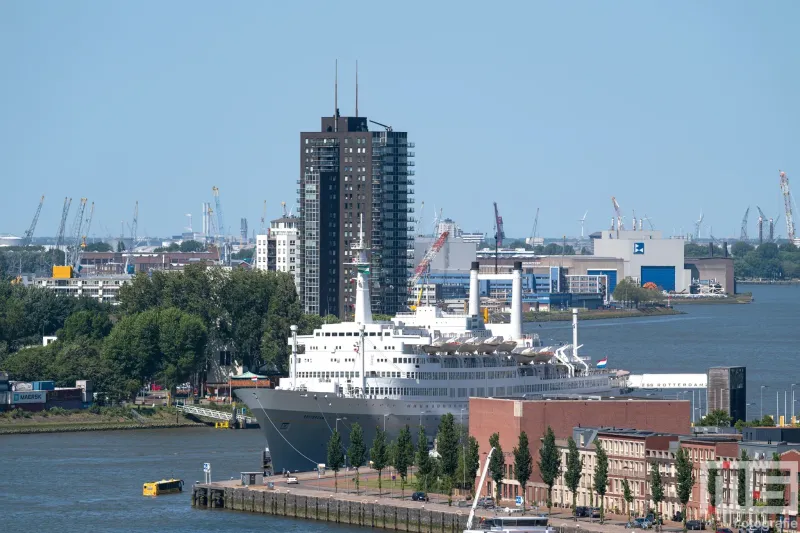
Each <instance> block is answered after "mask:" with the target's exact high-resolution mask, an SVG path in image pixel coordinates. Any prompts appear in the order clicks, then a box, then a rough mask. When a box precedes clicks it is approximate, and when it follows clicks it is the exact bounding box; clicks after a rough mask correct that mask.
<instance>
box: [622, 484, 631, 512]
mask: <svg viewBox="0 0 800 533" xmlns="http://www.w3.org/2000/svg"><path fill="white" fill-rule="evenodd" d="M622 499H623V500H625V514H626V515H627V516H628V522H630V521H631V503H633V493H632V492H631V484H630V483H628V478H623V479H622Z"/></svg>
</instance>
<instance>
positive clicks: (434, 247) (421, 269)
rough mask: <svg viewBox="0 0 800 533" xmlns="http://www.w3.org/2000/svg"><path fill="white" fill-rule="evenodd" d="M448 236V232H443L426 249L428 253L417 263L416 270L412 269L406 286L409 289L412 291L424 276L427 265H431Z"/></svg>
mask: <svg viewBox="0 0 800 533" xmlns="http://www.w3.org/2000/svg"><path fill="white" fill-rule="evenodd" d="M448 235H450V232H449V231H443V232H442V234H441V235H439V237H438V238H437V239H436V240H435V241H434V242H433V244H431V247H430V248H428V251H426V252H425V255H424V256H423V258H422V261H420V262H419V264H418V265H417V268H415V269H414V275H413V276H411V279H410V280H409V282H408V284H409V287H410V288H411V289H412V290H413V287H414V285H416V284H417V282H418V281H419V280H420V278H422V275H423V274H425V271H426V270H427V269H428V265H430V264H431V261H433V258H434V257H436V254H438V253H439V250H441V249H442V246H444V243H445V242H446V241H447V237H448Z"/></svg>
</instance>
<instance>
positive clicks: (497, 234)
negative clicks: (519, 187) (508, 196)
mask: <svg viewBox="0 0 800 533" xmlns="http://www.w3.org/2000/svg"><path fill="white" fill-rule="evenodd" d="M494 230H495V231H494V245H495V246H494V273H495V274H497V270H498V266H497V264H498V260H499V258H500V247H501V246H503V239H504V238H505V236H506V234H505V232H504V231H503V217H501V216H500V211H499V210H498V209H497V202H494Z"/></svg>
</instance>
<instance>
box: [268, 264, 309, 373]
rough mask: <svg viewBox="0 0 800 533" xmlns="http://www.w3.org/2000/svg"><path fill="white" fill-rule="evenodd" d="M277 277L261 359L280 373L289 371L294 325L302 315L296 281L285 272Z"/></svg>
mask: <svg viewBox="0 0 800 533" xmlns="http://www.w3.org/2000/svg"><path fill="white" fill-rule="evenodd" d="M280 274H283V275H282V276H278V277H276V283H275V293H274V295H273V297H272V298H271V299H270V304H269V311H268V313H267V320H266V328H265V331H264V335H263V337H262V340H261V357H262V359H263V360H264V362H265V363H267V364H268V365H273V366H274V367H275V368H277V369H278V370H280V371H283V372H285V371H287V370H288V366H289V365H288V362H289V347H288V346H287V343H286V339H288V338H289V336H290V334H291V330H290V329H289V327H290V326H291V325H292V324H297V323H298V322H299V321H300V317H301V315H302V312H301V309H300V302H299V300H298V299H297V289H296V288H295V285H294V279H293V278H292V277H291V276H290V275H289V274H287V273H285V272H280Z"/></svg>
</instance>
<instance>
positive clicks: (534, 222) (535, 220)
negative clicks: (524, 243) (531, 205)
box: [528, 207, 539, 248]
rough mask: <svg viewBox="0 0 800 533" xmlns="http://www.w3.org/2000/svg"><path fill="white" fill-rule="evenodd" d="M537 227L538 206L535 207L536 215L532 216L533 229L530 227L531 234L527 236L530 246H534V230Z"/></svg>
mask: <svg viewBox="0 0 800 533" xmlns="http://www.w3.org/2000/svg"><path fill="white" fill-rule="evenodd" d="M538 228H539V208H538V207H537V208H536V216H535V217H533V229H531V236H530V237H529V238H528V244H529V245H530V246H531V248H534V247H535V246H536V245H535V243H536V230H537V229H538Z"/></svg>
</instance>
